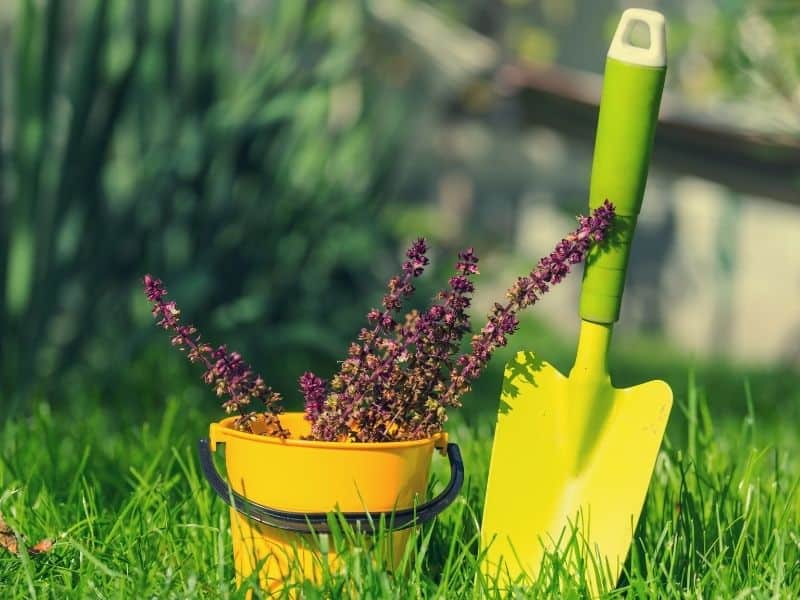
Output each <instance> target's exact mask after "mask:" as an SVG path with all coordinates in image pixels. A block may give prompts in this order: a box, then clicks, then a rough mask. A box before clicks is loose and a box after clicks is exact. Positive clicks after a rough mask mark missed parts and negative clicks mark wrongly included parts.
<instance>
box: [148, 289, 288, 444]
mask: <svg viewBox="0 0 800 600" xmlns="http://www.w3.org/2000/svg"><path fill="white" fill-rule="evenodd" d="M144 293H145V295H146V296H147V299H148V300H149V301H150V302H151V303H152V304H153V316H154V317H156V318H157V319H158V321H157V323H158V325H160V326H161V327H163V328H164V329H166V330H169V331H172V334H173V337H172V345H173V346H177V347H178V348H180V349H181V350H183V351H185V352H186V355H187V356H188V357H189V360H190V361H191V362H200V363H202V364H203V366H204V367H205V369H206V370H205V373H203V381H204V382H205V383H207V384H208V385H210V386H211V387H212V388H214V390H215V391H216V393H217V396H220V397H226V400H225V401H224V402H223V403H222V407H223V408H224V409H225V412H227V413H238V414H239V416H238V418H237V419H236V422H235V425H236V427H237V429H241V430H243V431H250V432H252V424H253V423H254V422H255V421H256V420H258V419H259V414H258V413H257V412H254V411H247V410H245V407H246V406H248V405H249V404H250V403H251V402H252V401H253V400H256V401H260V402H262V403H263V405H264V409H265V411H264V413H263V415H261V418H263V419H264V422H265V424H266V429H267V433H269V434H270V435H275V436H278V437H284V438H285V437H289V431H287V430H286V429H284V428H283V426H281V423H280V420H279V419H278V414H279V413H280V412H281V410H282V409H281V407H280V401H281V396H280V394H278V393H277V392H275V391H273V390H272V388H271V387H269V386H267V385H266V384H265V383H264V380H263V379H262V378H261V376H259V375H256V374H255V373H253V370H252V369H251V368H250V365H248V364H247V363H246V362H245V361H244V359H242V356H241V355H240V354H239V353H238V352H228V350H227V348H226V347H225V346H219V347H217V348H216V349H212V347H211V346H210V345H209V344H206V343H203V342H201V341H200V334H199V333H197V329H196V328H195V327H194V325H181V322H180V314H181V311H180V310H179V309H178V307H177V305H176V304H175V302H174V301H169V302H167V301H165V300H164V297H165V296H166V295H167V290H166V288H164V285H163V283H161V280H160V279H156V278H154V277H153V276H151V275H145V276H144Z"/></svg>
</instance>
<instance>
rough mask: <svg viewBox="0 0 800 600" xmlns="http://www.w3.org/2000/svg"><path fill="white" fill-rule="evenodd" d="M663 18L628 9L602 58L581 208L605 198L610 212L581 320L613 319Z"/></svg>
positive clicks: (643, 160)
mask: <svg viewBox="0 0 800 600" xmlns="http://www.w3.org/2000/svg"><path fill="white" fill-rule="evenodd" d="M637 21H640V22H644V23H645V24H646V25H648V27H649V29H650V48H648V49H646V48H640V47H637V46H633V45H632V44H630V43H629V41H628V37H629V34H630V29H631V27H632V26H633V24H634V23H636V22H637ZM664 42H665V39H664V18H663V17H662V16H661V15H660V14H659V13H655V12H653V11H645V10H639V9H631V10H628V11H626V12H625V14H624V15H623V17H622V20H621V21H620V24H619V27H618V28H617V33H616V34H615V36H614V41H613V42H612V44H611V49H610V50H609V57H608V59H607V61H606V69H605V77H604V81H603V92H602V96H601V100H600V117H599V121H598V124H597V138H596V141H595V149H594V161H593V163H592V179H591V185H590V192H589V207H590V208H596V207H597V206H600V205H601V204H602V203H603V202H604V201H605V200H606V199H608V200H610V201H611V202H612V203H613V204H614V206H615V208H616V214H617V217H616V219H615V221H614V224H613V229H612V232H611V235H610V236H609V239H608V241H607V243H605V244H603V245H602V246H596V247H594V248H593V250H592V252H590V254H589V256H588V257H587V259H586V269H585V271H584V276H583V290H582V293H581V303H580V315H581V318H582V319H584V320H587V321H593V322H595V323H614V322H616V320H617V319H618V318H619V309H620V304H621V303H622V290H623V288H624V285H625V271H626V268H627V266H628V255H629V253H630V247H631V241H632V239H633V233H634V229H635V228H636V218H637V216H638V214H639V209H640V207H641V205H642V197H643V195H644V187H645V183H646V181H647V169H648V165H649V163H650V150H651V148H652V145H653V134H654V133H655V126H656V121H657V120H658V107H659V105H660V103H661V92H662V90H663V88H664V75H665V74H666V60H665V59H666V54H665V51H664Z"/></svg>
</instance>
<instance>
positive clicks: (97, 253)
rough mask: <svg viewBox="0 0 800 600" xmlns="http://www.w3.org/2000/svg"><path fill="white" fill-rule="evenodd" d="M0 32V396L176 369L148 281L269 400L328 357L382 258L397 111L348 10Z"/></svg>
mask: <svg viewBox="0 0 800 600" xmlns="http://www.w3.org/2000/svg"><path fill="white" fill-rule="evenodd" d="M0 19H2V23H1V24H0V26H2V32H3V36H2V40H3V42H0V45H2V48H1V50H2V57H1V58H0V60H2V64H0V87H1V90H2V92H1V94H0V99H1V100H2V104H1V105H0V128H2V130H1V131H0V142H2V148H1V150H2V152H0V383H1V385H0V395H1V396H2V397H3V398H5V399H6V400H8V399H9V398H11V397H14V398H20V397H22V396H24V395H26V394H29V393H31V392H43V391H47V390H53V389H59V386H60V385H62V382H63V381H64V378H65V376H69V377H73V378H74V377H77V378H78V379H82V380H85V381H88V382H90V384H91V385H92V386H95V387H96V388H97V389H99V390H102V389H104V387H109V386H114V385H116V384H119V381H120V378H121V377H124V376H125V375H124V371H125V369H123V368H121V366H122V365H126V364H129V363H131V361H132V360H133V359H134V358H136V357H137V356H140V355H142V353H143V352H144V351H145V350H146V351H147V352H148V353H150V354H151V355H152V356H151V358H150V359H146V360H148V361H149V363H148V364H152V365H153V367H154V371H159V369H157V368H156V367H158V366H159V365H160V364H161V361H162V359H163V356H169V357H170V358H167V359H166V360H168V361H180V360H181V358H180V357H178V356H176V357H175V358H172V356H173V354H175V355H177V352H173V351H172V350H171V349H169V344H168V341H167V338H166V336H165V335H164V334H163V332H160V331H156V329H155V327H154V326H153V325H152V323H151V321H152V320H151V318H150V316H149V313H148V310H147V305H146V302H145V301H144V298H143V297H142V294H141V289H140V288H141V286H140V277H141V275H142V274H143V273H144V272H148V271H149V272H153V273H154V274H157V275H158V276H159V277H161V278H162V279H164V281H165V283H166V284H167V287H168V289H169V290H170V292H171V297H172V298H174V299H176V300H177V301H178V303H179V305H181V306H182V308H183V310H184V317H185V320H186V321H188V322H192V323H195V324H196V325H198V326H199V327H200V329H201V331H204V332H205V333H206V334H207V336H208V339H209V341H211V342H212V343H214V342H216V343H222V342H225V343H228V344H229V345H230V346H231V347H233V348H237V349H241V350H242V351H243V353H244V355H245V357H246V358H248V359H249V360H250V361H251V362H252V363H253V364H254V366H256V367H257V369H258V370H261V369H264V371H265V376H266V377H267V378H268V379H269V380H270V381H271V382H274V383H277V384H278V385H281V386H284V389H286V387H285V386H288V391H291V390H292V389H294V388H295V387H296V385H295V383H294V382H295V378H296V377H297V375H299V371H297V369H296V368H295V365H293V366H292V368H287V367H286V365H290V364H292V361H293V360H294V359H295V358H297V357H298V356H302V357H303V360H306V358H307V359H308V360H309V361H312V362H313V360H314V356H317V357H326V358H328V359H330V357H332V356H337V357H339V356H341V355H343V354H344V349H345V348H346V344H345V342H346V339H348V338H349V337H350V336H352V333H353V331H354V330H356V329H355V328H356V327H357V322H359V321H360V319H361V318H362V315H363V313H364V312H365V311H366V309H367V308H368V306H367V304H368V302H369V301H370V300H371V299H372V298H373V296H375V295H376V294H377V293H379V292H380V290H381V289H382V284H380V283H378V282H377V281H376V280H375V276H376V274H377V273H379V272H380V273H381V274H383V273H385V271H386V269H385V268H382V267H381V265H382V262H381V261H386V260H388V259H393V258H394V254H395V252H396V248H395V242H394V241H393V239H392V234H391V233H387V232H390V230H389V228H387V227H384V226H383V225H382V222H381V220H380V214H381V206H382V204H383V203H384V201H385V200H386V195H387V193H388V192H387V190H389V189H391V188H392V185H391V182H392V181H393V177H394V173H395V171H396V162H397V153H398V152H399V150H400V149H401V144H402V141H403V139H404V136H403V134H402V128H403V127H406V126H407V120H408V118H409V113H410V111H411V110H413V103H412V102H409V101H408V99H407V98H406V99H403V98H401V97H400V95H399V94H397V90H396V86H395V85H393V84H392V83H391V81H392V80H391V77H387V75H386V72H385V70H384V69H383V68H382V67H381V65H379V64H378V63H379V62H380V58H379V57H376V56H375V55H374V53H373V52H369V51H365V49H367V48H369V47H370V44H371V43H372V42H371V41H370V36H371V35H374V31H373V29H372V28H371V26H370V23H369V17H368V15H367V13H366V10H365V8H364V6H363V5H362V3H361V2H354V1H352V0H319V1H303V0H286V1H270V0H252V1H249V2H228V1H226V0H197V1H194V0H191V1H189V0H137V2H127V1H124V0H84V1H67V2H64V1H62V0H46V1H42V2H39V1H34V0H21V1H19V2H17V3H16V4H14V3H12V2H9V3H8V4H6V3H3V7H2V9H0ZM365 295H367V296H368V298H369V300H365V299H364V297H365ZM254 328H257V329H254ZM155 346H158V350H154V349H153V348H154V347H155ZM293 357H294V358H293ZM161 371H163V372H164V374H169V373H170V370H169V369H161ZM159 376H162V377H163V376H165V375H159V373H156V372H154V373H153V377H159ZM153 389H158V388H156V387H155V386H154V387H153ZM164 392H165V393H166V390H164Z"/></svg>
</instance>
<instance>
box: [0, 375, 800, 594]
mask: <svg viewBox="0 0 800 600" xmlns="http://www.w3.org/2000/svg"><path fill="white" fill-rule="evenodd" d="M740 389H741V392H740V394H739V395H738V397H735V398H728V399H727V400H728V401H729V402H731V403H733V402H735V403H737V404H741V405H742V406H746V407H749V408H748V409H747V410H746V411H745V416H744V417H743V418H742V417H738V416H736V417H734V416H719V417H717V418H714V417H713V416H712V415H711V413H710V412H709V410H708V406H709V402H708V401H707V400H706V397H707V396H713V390H711V391H708V392H706V391H704V390H703V389H702V388H699V387H698V386H697V385H696V384H695V383H693V382H691V381H690V384H689V385H687V390H688V394H686V395H683V396H679V397H678V398H677V400H678V405H676V408H675V411H674V413H673V419H672V423H671V426H670V433H669V434H668V437H667V439H666V441H665V443H664V446H663V451H662V453H661V455H660V456H659V459H658V463H657V467H656V471H655V474H654V477H653V482H652V485H651V488H650V492H649V494H648V498H647V501H646V505H645V508H644V512H643V516H642V519H641V522H640V523H639V527H638V529H637V532H636V536H635V543H634V547H633V550H632V552H631V555H630V557H629V559H628V561H627V563H626V565H625V569H624V573H623V576H622V579H621V581H620V582H619V585H618V587H617V588H616V589H613V590H608V591H607V595H608V597H617V596H623V595H625V596H632V597H652V598H655V597H659V598H660V597H689V596H691V597H718V598H734V597H757V598H760V597H764V598H766V597H770V598H773V597H775V598H795V597H800V533H798V532H800V492H798V485H800V458H799V457H800V440H798V436H797V435H796V425H794V424H792V423H787V422H785V421H784V420H783V419H781V416H780V414H775V413H772V414H775V416H770V415H769V414H764V415H760V414H759V406H760V405H761V404H762V399H761V398H760V397H759V395H758V394H759V390H760V388H754V389H753V392H752V394H753V395H752V397H750V399H749V400H748V395H747V393H746V389H745V386H744V385H742V386H741V388H740ZM102 400H103V399H102V398H92V397H86V398H85V401H84V402H77V403H73V404H72V405H71V406H69V407H64V408H61V409H56V408H55V407H50V405H48V404H46V403H41V404H40V405H39V406H38V408H37V409H36V410H35V411H34V412H33V414H32V416H30V417H28V418H24V419H23V418H17V419H14V420H9V421H7V422H5V424H4V425H3V426H2V429H1V430H0V433H2V437H1V438H0V511H1V512H2V513H3V515H4V516H5V519H6V521H8V523H9V524H11V525H12V526H13V527H14V528H15V529H16V530H18V531H20V532H23V533H24V534H25V536H26V541H27V542H28V543H33V542H34V541H36V540H38V539H39V538H42V537H52V538H53V539H54V540H55V546H54V548H53V550H52V551H51V552H49V553H48V554H45V555H41V556H37V557H27V556H24V555H23V556H20V557H17V556H13V555H11V554H9V553H6V552H2V551H0V589H2V597H3V598H33V597H51V598H64V597H75V598H84V597H91V598H95V597H98V598H144V597H159V598H197V597H207V598H225V597H230V598H237V597H243V596H244V594H245V592H246V590H247V589H254V591H255V593H256V596H258V595H259V592H258V590H257V587H255V581H248V582H245V585H244V586H242V587H241V588H239V589H237V586H236V584H235V580H234V573H233V565H232V552H231V541H230V534H229V524H228V514H227V509H226V507H225V506H223V504H222V503H221V502H220V501H218V500H216V499H215V498H214V497H213V495H212V492H211V490H210V489H209V488H208V486H207V485H206V484H205V483H204V481H203V479H202V476H201V475H200V472H199V470H198V463H197V459H196V456H195V453H194V444H195V441H196V439H197V438H198V437H200V436H201V435H203V434H204V430H205V427H206V426H207V422H206V421H207V419H208V418H209V416H210V415H211V413H212V412H213V409H211V408H209V406H210V405H201V404H200V402H201V400H199V399H194V400H193V399H192V397H191V396H188V397H187V398H183V399H179V398H171V399H169V400H167V401H165V404H166V411H165V412H164V413H162V414H161V415H160V416H159V418H158V419H157V420H155V419H153V418H152V416H149V417H147V416H145V417H140V421H139V422H137V421H136V420H135V419H134V418H132V416H131V415H132V414H135V412H136V411H135V410H133V411H126V412H125V413H119V412H118V411H115V410H114V409H113V408H112V407H111V406H110V405H108V404H104V403H103V402H102ZM764 400H765V402H764V403H763V404H766V405H768V406H771V405H773V404H774V402H776V399H764ZM790 401H796V398H793V399H790ZM787 409H788V407H787ZM795 410H796V407H795ZM121 414H127V416H124V417H121V416H120V415H121ZM451 436H452V438H453V439H454V440H455V441H457V442H458V443H459V444H460V446H461V448H462V451H463V454H464V460H465V464H466V466H467V470H468V479H467V483H466V484H465V486H464V490H463V492H462V494H461V497H460V498H459V499H458V500H457V501H456V502H455V503H454V505H453V506H451V507H450V508H449V509H448V510H447V511H446V512H445V513H444V514H443V515H442V516H441V517H440V518H439V519H438V520H437V521H435V522H434V523H433V524H431V525H429V526H426V527H425V528H423V529H422V530H421V531H419V532H417V533H416V534H415V535H414V537H413V538H412V544H413V549H414V551H413V552H409V553H408V554H407V555H406V556H405V557H404V562H405V568H403V569H402V570H401V572H400V573H397V574H390V573H387V572H386V571H385V570H384V569H383V568H380V567H378V566H377V565H376V562H375V560H374V556H373V555H372V554H371V553H370V552H369V551H368V550H365V548H367V547H368V545H369V544H367V541H366V540H361V542H359V537H358V536H352V532H344V533H342V534H341V535H342V536H344V537H343V538H342V540H339V542H335V543H340V545H341V547H343V548H345V550H344V553H343V565H344V567H343V569H341V570H339V571H328V572H327V573H326V574H325V577H324V578H323V581H322V583H321V584H319V585H313V584H311V583H305V584H301V585H300V586H299V587H300V589H301V590H302V593H303V595H304V597H307V598H331V597H362V598H465V597H487V598H505V597H515V598H541V597H554V598H556V597H558V598H561V597H573V598H578V597H582V596H583V595H584V594H585V592H586V590H585V587H584V586H583V585H582V583H581V578H580V573H579V574H578V575H577V577H573V576H572V575H570V574H569V573H568V571H567V570H566V569H565V568H564V564H563V561H562V560H560V558H559V557H554V558H553V560H551V561H550V562H549V563H548V565H547V567H546V568H545V569H544V573H543V574H542V576H541V577H539V579H538V580H537V581H530V580H521V581H518V582H516V583H513V584H508V583H506V582H503V581H498V580H497V579H495V578H493V577H486V576H483V575H481V574H480V569H479V567H478V527H479V521H480V514H481V510H482V497H483V489H484V486H485V478H486V470H487V465H488V458H489V448H490V444H491V427H490V423H488V422H487V420H486V419H481V420H479V421H478V423H477V424H475V425H468V424H467V421H465V420H462V419H458V418H457V419H455V420H454V422H453V423H452V428H451ZM444 463H445V461H440V460H436V461H435V468H434V473H435V476H436V478H437V480H438V481H439V482H442V481H444V479H445V478H446V476H447V466H446V464H444ZM530 467H531V469H532V471H535V469H536V462H535V460H532V461H531V465H530ZM520 476H521V477H524V476H525V473H521V474H520ZM348 536H349V537H348ZM344 539H350V540H351V541H350V543H344V542H343V540H344ZM287 593H288V592H287Z"/></svg>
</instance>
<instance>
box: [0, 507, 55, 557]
mask: <svg viewBox="0 0 800 600" xmlns="http://www.w3.org/2000/svg"><path fill="white" fill-rule="evenodd" d="M52 547H53V540H48V539H46V538H45V539H43V540H39V542H38V543H37V544H36V545H34V546H31V547H30V548H28V554H30V555H31V556H35V555H37V554H44V553H45V552H49V551H50V549H51V548H52ZM0 548H5V549H6V550H8V551H9V552H11V554H18V553H19V544H18V542H17V536H16V534H15V533H14V530H13V529H11V527H10V526H9V525H8V523H6V522H5V521H4V520H3V515H0Z"/></svg>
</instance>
